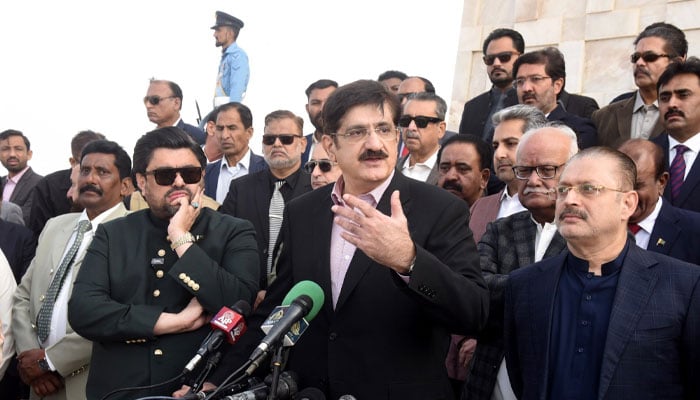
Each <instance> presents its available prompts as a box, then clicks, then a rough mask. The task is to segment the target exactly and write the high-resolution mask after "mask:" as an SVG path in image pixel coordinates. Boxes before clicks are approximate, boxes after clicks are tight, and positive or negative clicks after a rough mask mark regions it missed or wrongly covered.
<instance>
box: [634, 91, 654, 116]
mask: <svg viewBox="0 0 700 400" xmlns="http://www.w3.org/2000/svg"><path fill="white" fill-rule="evenodd" d="M650 105H652V106H654V107H656V108H657V109H658V108H659V101H658V100H654V102H653V103H651V104H650ZM644 106H646V104H644V100H643V99H642V95H640V94H639V90H637V92H636V93H635V94H634V106H633V107H632V113H636V112H637V111H639V110H641V109H642V108H644Z"/></svg>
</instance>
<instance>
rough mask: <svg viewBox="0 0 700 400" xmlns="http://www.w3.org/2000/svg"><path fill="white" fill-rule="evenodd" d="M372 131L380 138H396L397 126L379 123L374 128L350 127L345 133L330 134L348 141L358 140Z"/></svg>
mask: <svg viewBox="0 0 700 400" xmlns="http://www.w3.org/2000/svg"><path fill="white" fill-rule="evenodd" d="M370 132H374V133H375V134H377V136H379V138H380V139H381V140H389V139H396V132H397V128H396V127H393V126H390V125H381V126H377V127H375V128H373V129H372V128H350V129H348V130H347V131H345V133H331V136H340V137H342V138H344V139H345V140H346V141H348V142H353V143H356V142H359V141H361V140H363V139H364V138H366V137H367V136H369V134H370Z"/></svg>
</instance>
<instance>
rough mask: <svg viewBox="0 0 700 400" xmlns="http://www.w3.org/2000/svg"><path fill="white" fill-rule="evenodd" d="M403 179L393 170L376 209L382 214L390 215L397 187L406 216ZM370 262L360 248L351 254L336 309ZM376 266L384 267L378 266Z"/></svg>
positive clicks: (405, 191) (406, 198)
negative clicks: (392, 198) (393, 193)
mask: <svg viewBox="0 0 700 400" xmlns="http://www.w3.org/2000/svg"><path fill="white" fill-rule="evenodd" d="M404 179H410V178H404V177H403V175H401V173H400V172H394V178H393V179H392V181H391V183H389V186H388V187H387V188H386V191H384V195H382V198H381V199H380V200H379V203H378V204H377V210H379V211H381V212H382V213H383V214H386V215H391V204H390V199H391V193H392V192H393V191H394V190H397V189H398V190H400V191H401V205H402V206H403V210H404V214H405V215H407V216H408V213H409V207H408V205H409V198H410V193H409V190H408V185H405V184H404V182H403V180H404ZM408 230H409V232H410V231H411V225H410V223H409V225H408ZM329 247H330V246H329ZM372 263H373V261H372V260H371V259H370V258H369V257H368V256H367V255H366V254H365V253H364V252H363V251H362V250H360V249H356V250H355V254H353V257H352V260H351V261H350V266H349V267H348V271H347V273H346V274H345V279H344V280H343V287H342V288H341V289H340V296H338V303H337V304H336V306H335V309H336V311H337V310H340V308H341V307H342V306H343V304H344V303H345V301H346V300H347V299H348V297H349V296H350V294H351V293H352V291H353V289H355V287H356V286H357V284H358V283H359V282H360V280H361V279H362V277H363V276H364V275H365V273H367V269H369V267H370V266H371V265H372ZM378 268H386V267H383V266H378ZM329 282H330V278H329Z"/></svg>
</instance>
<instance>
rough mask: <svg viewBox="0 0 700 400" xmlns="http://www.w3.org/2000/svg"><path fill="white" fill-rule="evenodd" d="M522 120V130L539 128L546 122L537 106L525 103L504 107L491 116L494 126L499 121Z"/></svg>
mask: <svg viewBox="0 0 700 400" xmlns="http://www.w3.org/2000/svg"><path fill="white" fill-rule="evenodd" d="M516 119H517V120H520V121H524V122H525V125H524V126H523V132H527V131H529V130H532V129H536V128H540V127H542V126H544V125H546V124H547V117H545V115H544V113H543V112H542V111H540V109H539V108H537V107H533V106H529V105H527V104H516V105H514V106H510V107H507V108H504V109H502V110H500V111H498V112H497V113H495V114H493V116H491V123H492V124H493V126H494V127H496V126H498V125H499V124H500V123H502V122H505V121H512V120H516Z"/></svg>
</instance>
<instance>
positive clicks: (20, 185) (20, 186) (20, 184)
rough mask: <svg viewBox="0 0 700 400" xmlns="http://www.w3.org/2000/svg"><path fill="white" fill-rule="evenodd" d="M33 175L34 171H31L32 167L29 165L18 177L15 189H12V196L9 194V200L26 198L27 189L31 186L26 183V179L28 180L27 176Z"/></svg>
mask: <svg viewBox="0 0 700 400" xmlns="http://www.w3.org/2000/svg"><path fill="white" fill-rule="evenodd" d="M32 175H34V171H32V167H29V169H28V170H27V172H25V173H24V175H22V177H21V178H19V181H17V186H15V190H13V191H12V196H10V201H16V200H18V199H19V200H22V199H25V198H27V193H28V192H29V190H31V189H32V188H31V187H29V186H28V185H27V181H29V178H31V177H32Z"/></svg>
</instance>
